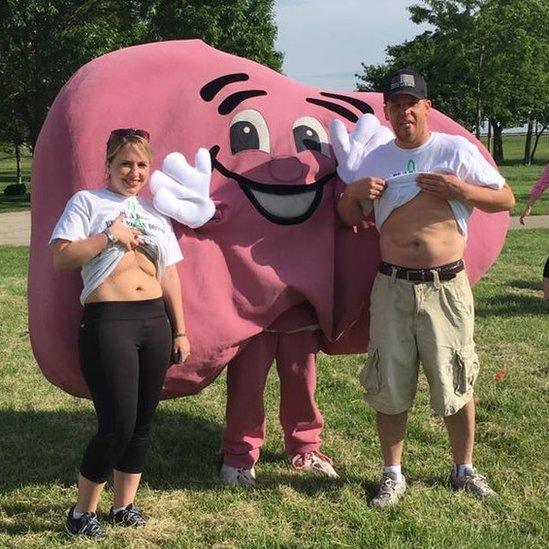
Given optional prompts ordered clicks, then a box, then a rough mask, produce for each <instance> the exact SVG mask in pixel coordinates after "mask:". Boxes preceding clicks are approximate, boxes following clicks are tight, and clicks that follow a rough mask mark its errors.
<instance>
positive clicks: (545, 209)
mask: <svg viewBox="0 0 549 549" xmlns="http://www.w3.org/2000/svg"><path fill="white" fill-rule="evenodd" d="M524 140H525V138H524V136H523V135H506V136H504V138H503V151H504V156H505V162H504V163H503V165H502V166H499V169H500V171H501V173H502V175H503V177H505V179H506V180H507V182H508V183H509V185H511V188H512V189H513V192H514V193H515V198H516V200H517V203H516V205H515V207H514V208H513V210H512V212H511V214H512V215H520V214H521V213H522V211H523V210H524V207H525V206H526V203H527V202H528V199H529V198H530V189H531V188H532V185H533V184H534V183H535V181H536V180H537V179H538V177H539V176H540V174H541V171H542V170H543V167H544V166H545V164H546V163H547V162H549V135H548V134H547V133H544V134H543V135H542V137H541V138H540V140H539V144H538V149H537V151H536V158H535V163H534V164H532V165H531V166H523V165H522V157H523V155H524ZM540 214H543V215H548V214H549V193H547V192H546V193H545V195H544V196H542V197H541V198H539V199H538V201H537V202H536V203H535V204H534V207H533V208H532V215H540Z"/></svg>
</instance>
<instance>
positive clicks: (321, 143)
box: [293, 116, 330, 156]
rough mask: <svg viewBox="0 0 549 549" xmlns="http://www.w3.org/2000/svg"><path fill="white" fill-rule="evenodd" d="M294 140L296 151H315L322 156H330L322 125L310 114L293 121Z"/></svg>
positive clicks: (326, 137) (326, 136) (326, 135)
mask: <svg viewBox="0 0 549 549" xmlns="http://www.w3.org/2000/svg"><path fill="white" fill-rule="evenodd" d="M293 130H294V140H295V146H296V149H297V152H298V153H299V152H301V151H317V152H319V153H322V154H323V155H324V156H330V147H329V145H328V134H327V133H326V130H325V129H324V126H323V125H322V124H321V123H320V122H319V121H318V120H317V119H316V118H312V117H311V116H304V117H303V118H298V119H297V120H296V121H295V122H294V126H293Z"/></svg>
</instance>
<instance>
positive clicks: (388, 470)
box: [383, 465, 402, 481]
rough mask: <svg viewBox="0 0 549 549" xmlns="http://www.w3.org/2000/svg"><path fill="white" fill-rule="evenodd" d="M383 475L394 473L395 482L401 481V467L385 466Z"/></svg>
mask: <svg viewBox="0 0 549 549" xmlns="http://www.w3.org/2000/svg"><path fill="white" fill-rule="evenodd" d="M383 472H384V473H394V474H395V475H396V477H397V478H396V479H397V481H399V480H401V479H402V466H401V465H386V466H385V467H383Z"/></svg>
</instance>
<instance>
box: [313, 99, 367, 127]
mask: <svg viewBox="0 0 549 549" xmlns="http://www.w3.org/2000/svg"><path fill="white" fill-rule="evenodd" d="M305 101H307V103H312V104H313V105H318V106H319V107H324V108H325V109H328V110H330V111H332V112H335V113H336V114H339V116H343V118H346V119H347V120H349V121H350V122H356V121H357V120H358V116H357V115H356V114H355V113H353V112H351V111H350V110H349V109H346V108H345V107H343V106H341V105H338V104H337V103H332V102H331V101H324V100H323V99H315V98H314V97H307V99H306V100H305Z"/></svg>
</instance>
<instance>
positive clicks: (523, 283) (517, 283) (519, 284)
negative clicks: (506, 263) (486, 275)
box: [507, 274, 542, 291]
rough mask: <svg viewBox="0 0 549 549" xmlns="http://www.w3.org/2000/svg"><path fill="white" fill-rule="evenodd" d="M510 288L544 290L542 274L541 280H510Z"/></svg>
mask: <svg viewBox="0 0 549 549" xmlns="http://www.w3.org/2000/svg"><path fill="white" fill-rule="evenodd" d="M507 284H509V286H512V287H513V288H520V289H521V290H536V291H538V290H540V291H541V289H542V286H541V274H540V280H539V281H538V280H509V281H508V282H507Z"/></svg>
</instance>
